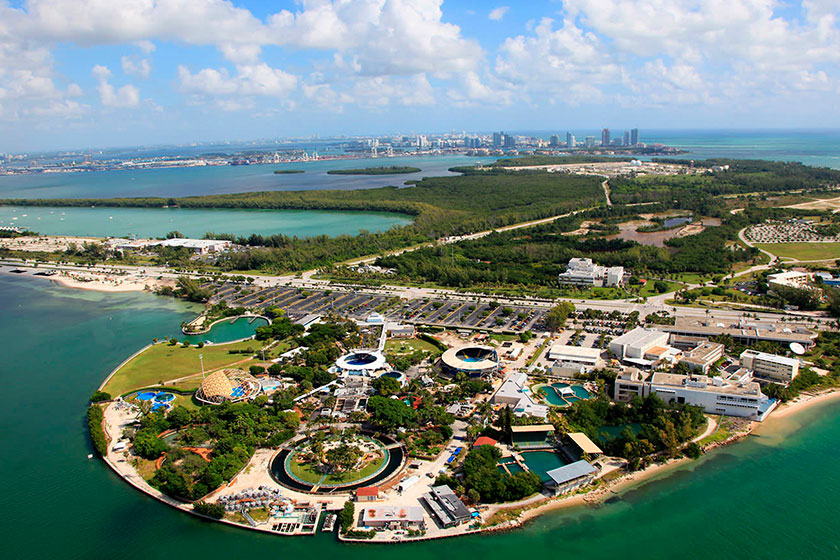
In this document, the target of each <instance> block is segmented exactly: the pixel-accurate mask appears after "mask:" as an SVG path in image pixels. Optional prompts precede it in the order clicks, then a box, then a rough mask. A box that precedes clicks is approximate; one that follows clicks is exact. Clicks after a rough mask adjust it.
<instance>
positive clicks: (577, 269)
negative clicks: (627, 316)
mask: <svg viewBox="0 0 840 560" xmlns="http://www.w3.org/2000/svg"><path fill="white" fill-rule="evenodd" d="M623 279H624V267H621V266H612V267H609V268H608V267H605V266H599V265H597V264H595V263H593V262H592V259H585V258H578V257H575V258H573V259H569V264H568V265H567V266H566V271H565V272H561V273H560V274H559V275H558V276H557V281H558V282H559V283H560V284H574V285H577V286H594V287H602V286H617V285H619V284H621V281H622V280H623Z"/></svg>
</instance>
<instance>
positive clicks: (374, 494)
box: [356, 486, 379, 502]
mask: <svg viewBox="0 0 840 560" xmlns="http://www.w3.org/2000/svg"><path fill="white" fill-rule="evenodd" d="M378 499H379V486H362V487H361V488H357V489H356V501H357V502H375V501H376V500H378Z"/></svg>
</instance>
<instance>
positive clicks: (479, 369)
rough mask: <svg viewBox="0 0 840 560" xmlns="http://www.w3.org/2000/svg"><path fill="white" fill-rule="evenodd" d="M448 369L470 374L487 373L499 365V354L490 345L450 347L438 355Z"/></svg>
mask: <svg viewBox="0 0 840 560" xmlns="http://www.w3.org/2000/svg"><path fill="white" fill-rule="evenodd" d="M440 360H441V362H442V363H443V365H444V367H445V368H447V369H449V370H454V371H463V372H465V373H470V374H481V373H489V372H491V371H493V370H495V369H496V368H497V367H498V365H499V356H498V354H497V353H496V349H495V348H493V347H491V346H478V345H472V346H461V347H459V348H450V349H449V350H447V351H446V352H444V353H443V355H442V356H441V357H440Z"/></svg>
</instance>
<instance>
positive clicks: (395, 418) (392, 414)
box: [368, 395, 417, 430]
mask: <svg viewBox="0 0 840 560" xmlns="http://www.w3.org/2000/svg"><path fill="white" fill-rule="evenodd" d="M368 410H369V411H370V419H371V420H372V421H373V423H375V424H378V425H379V426H382V427H383V428H385V429H387V430H395V429H396V428H398V427H400V426H410V425H412V424H414V421H415V419H416V417H417V413H416V412H415V411H414V409H413V408H411V407H410V406H408V405H406V404H405V403H404V402H402V401H401V400H398V399H389V398H385V397H382V396H380V395H374V396H372V397H371V398H370V400H369V401H368Z"/></svg>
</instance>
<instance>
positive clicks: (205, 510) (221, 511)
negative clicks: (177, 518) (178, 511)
mask: <svg viewBox="0 0 840 560" xmlns="http://www.w3.org/2000/svg"><path fill="white" fill-rule="evenodd" d="M193 509H194V510H195V512H196V513H200V514H201V515H206V516H207V517H212V518H213V519H221V518H222V517H224V516H225V506H223V505H222V504H218V503H213V504H208V503H207V502H195V503H194V504H193Z"/></svg>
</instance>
